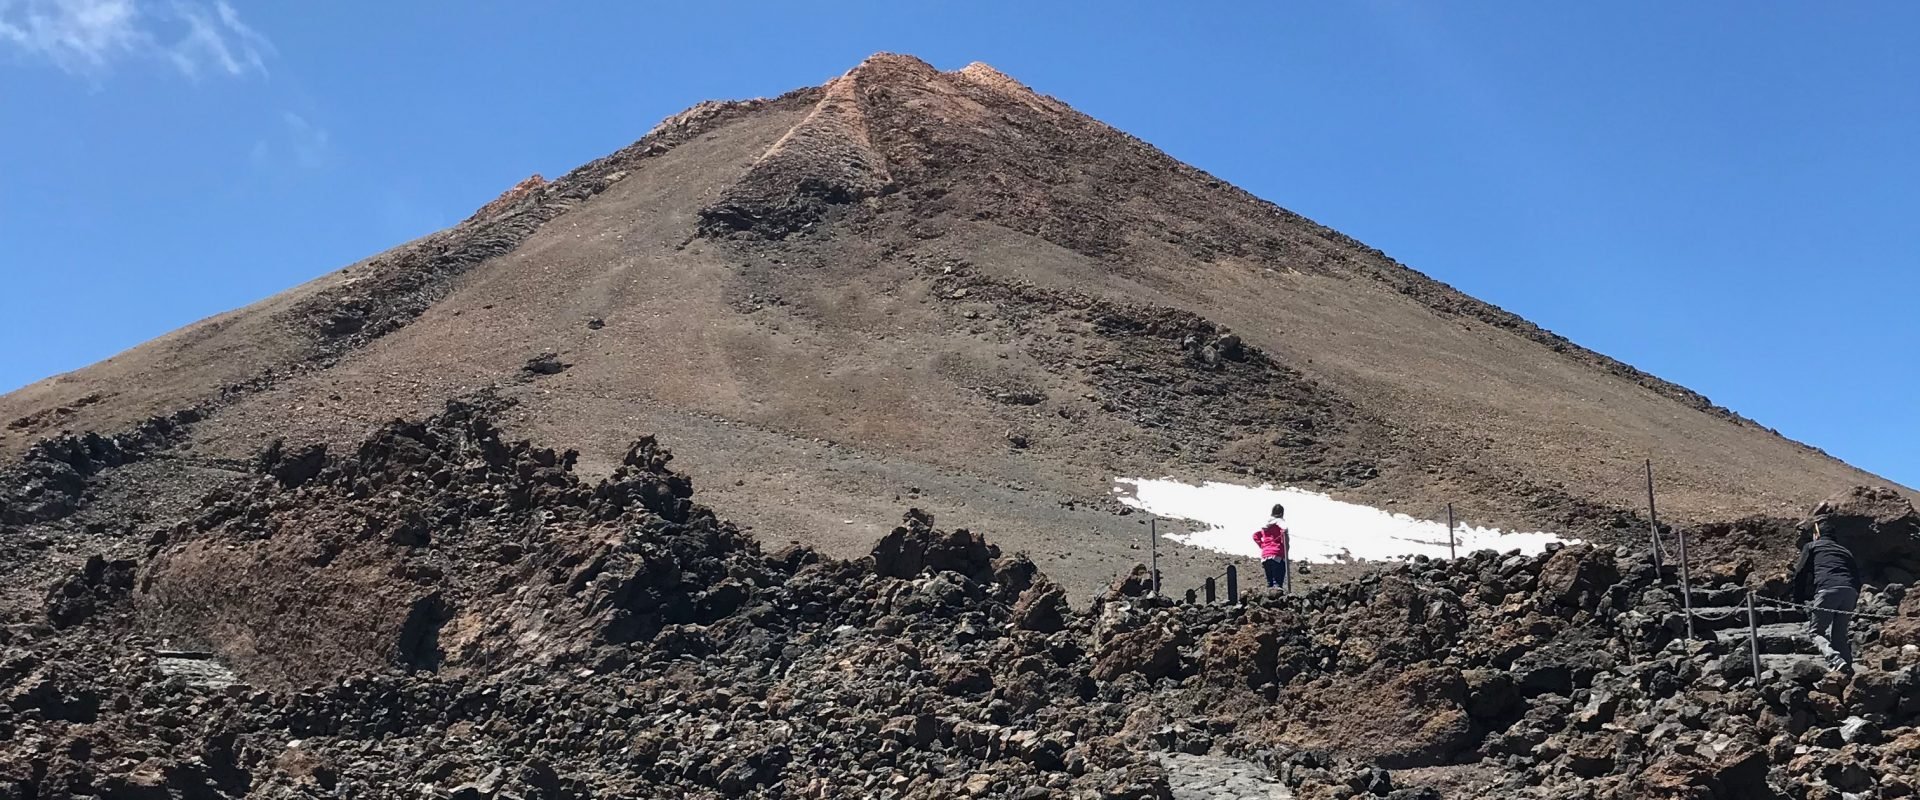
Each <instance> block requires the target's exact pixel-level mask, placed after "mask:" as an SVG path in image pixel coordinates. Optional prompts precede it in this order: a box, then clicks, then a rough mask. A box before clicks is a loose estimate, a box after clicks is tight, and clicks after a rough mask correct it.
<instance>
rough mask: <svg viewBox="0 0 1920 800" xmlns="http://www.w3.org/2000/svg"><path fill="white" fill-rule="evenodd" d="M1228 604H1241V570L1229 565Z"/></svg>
mask: <svg viewBox="0 0 1920 800" xmlns="http://www.w3.org/2000/svg"><path fill="white" fill-rule="evenodd" d="M1227 602H1229V603H1238V602H1240V568H1239V567H1236V566H1234V565H1232V564H1228V565H1227Z"/></svg>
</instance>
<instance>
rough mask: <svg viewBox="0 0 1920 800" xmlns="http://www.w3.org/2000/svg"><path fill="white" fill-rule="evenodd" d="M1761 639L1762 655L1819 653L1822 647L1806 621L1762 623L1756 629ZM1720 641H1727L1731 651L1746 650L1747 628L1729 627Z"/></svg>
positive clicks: (1721, 632) (1723, 631)
mask: <svg viewBox="0 0 1920 800" xmlns="http://www.w3.org/2000/svg"><path fill="white" fill-rule="evenodd" d="M1755 632H1756V633H1758V634H1759V639H1760V654H1761V655H1818V654H1819V653H1820V648H1819V647H1818V646H1817V645H1815V644H1814V643H1813V638H1812V636H1811V635H1810V634H1809V633H1808V632H1807V626H1806V624H1805V623H1800V622H1780V623H1774V624H1771V625H1762V626H1760V627H1759V628H1758V629H1757V630H1756V631H1755ZM1720 641H1723V642H1726V643H1727V645H1728V646H1729V647H1731V648H1733V649H1732V651H1731V652H1735V653H1738V652H1745V650H1746V648H1747V629H1746V628H1744V627H1741V628H1729V629H1726V630H1722V631H1720Z"/></svg>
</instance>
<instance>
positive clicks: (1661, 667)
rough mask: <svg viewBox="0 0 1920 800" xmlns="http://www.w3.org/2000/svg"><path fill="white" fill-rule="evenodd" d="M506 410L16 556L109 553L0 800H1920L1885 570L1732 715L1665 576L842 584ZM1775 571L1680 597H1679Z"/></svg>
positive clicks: (684, 483) (1915, 738)
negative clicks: (1851, 629)
mask: <svg viewBox="0 0 1920 800" xmlns="http://www.w3.org/2000/svg"><path fill="white" fill-rule="evenodd" d="M502 404H503V401H501V400H499V399H498V398H494V397H487V396H481V397H478V398H475V399H472V400H470V401H462V402H457V403H453V404H451V405H449V406H448V407H447V408H446V409H444V410H443V411H442V413H440V414H438V415H435V416H433V417H431V418H428V419H425V420H421V421H417V422H394V423H391V424H388V425H386V426H383V427H382V428H380V429H379V430H377V431H376V432H375V433H373V434H372V435H371V436H369V437H368V438H367V439H366V440H364V441H363V442H361V443H360V444H359V445H358V446H357V447H355V448H352V449H350V450H346V451H344V452H335V451H334V449H333V448H331V447H328V446H325V445H320V444H308V445H295V444H284V443H277V444H275V445H273V446H270V447H268V448H266V449H264V450H263V451H262V452H261V453H260V454H258V457H257V458H256V459H254V461H253V462H252V463H251V464H249V465H248V466H247V468H246V472H247V477H246V478H245V479H242V480H236V481H233V482H231V483H229V484H227V485H224V486H220V487H216V488H213V489H212V490H211V491H209V492H208V493H206V494H205V495H204V496H202V497H201V498H199V499H198V500H196V501H195V502H193V503H192V504H190V506H189V507H188V508H186V509H184V510H183V513H182V515H181V517H180V519H179V520H178V521H177V522H173V523H168V524H161V523H157V522H156V523H153V524H142V525H137V526H135V527H134V529H133V530H130V531H113V530H105V529H95V530H87V529H84V528H75V529H70V530H65V531H60V532H57V533H49V534H42V535H46V536H49V537H51V538H56V539H58V540H57V541H48V542H42V543H41V544H40V545H38V546H39V547H42V548H55V549H59V548H74V549H87V548H97V550H98V553H97V555H96V556H95V557H93V558H89V559H87V560H86V561H85V562H84V563H82V564H80V565H79V566H78V567H77V568H75V569H73V570H72V571H71V572H68V573H66V574H63V575H60V576H58V577H56V578H54V579H52V580H51V581H49V582H48V583H47V584H45V585H44V586H45V591H44V594H40V595H38V596H36V597H34V598H33V601H32V602H30V603H25V602H23V603H18V604H12V605H9V606H7V607H6V608H5V612H6V614H7V617H6V623H7V625H6V627H5V628H4V629H0V630H3V633H0V648H3V653H4V654H3V655H0V675H4V677H5V680H4V681H0V686H3V687H4V689H0V797H4V798H8V799H9V800H12V799H13V798H55V797H61V798H65V797H99V798H218V797H240V796H257V797H403V796H404V797H440V798H467V799H471V798H507V797H517V798H584V797H742V796H753V797H820V798H824V797H855V796H858V797H876V798H886V797H894V798H947V797H1013V798H1043V797H1061V798H1070V797H1086V798H1136V799H1141V798H1177V799H1184V798H1198V797H1220V796H1236V797H1287V796H1293V797H1325V798H1336V797H1337V798H1355V797H1399V798H1416V797H1542V798H1547V797H1554V798H1560V797H1592V798H1628V797H1635V798H1639V797H1675V798H1681V797H1684V798H1747V797H1775V796H1778V797H1791V798H1827V797H1834V798H1837V797H1903V796H1907V795H1908V794H1910V793H1911V792H1912V791H1913V788H1914V787H1913V783H1912V781H1913V775H1914V774H1916V772H1915V771H1916V759H1920V728H1916V727H1915V725H1916V724H1920V594H1915V595H1911V596H1910V595H1908V594H1907V593H1906V592H1905V591H1904V587H1903V586H1902V585H1901V584H1899V583H1891V582H1885V578H1884V574H1881V575H1876V576H1875V577H1876V579H1877V580H1878V581H1880V582H1879V583H1877V584H1876V586H1875V587H1874V588H1873V589H1871V590H1870V591H1869V592H1868V594H1867V596H1866V598H1865V600H1864V601H1863V603H1862V610H1864V611H1869V612H1879V613H1899V614H1904V615H1907V616H1910V617H1913V618H1912V619H1902V620H1895V621H1890V622H1887V623H1885V624H1879V623H1878V622H1874V623H1871V624H1863V625H1862V629H1861V630H1860V631H1859V636H1860V639H1861V642H1862V647H1861V653H1862V658H1861V668H1860V669H1859V670H1858V671H1857V672H1856V673H1855V674H1853V675H1851V676H1847V675H1844V674H1840V673H1833V674H1829V673H1828V672H1827V671H1826V670H1825V669H1824V668H1822V667H1820V666H1818V665H1817V662H1815V661H1814V660H1812V659H1810V658H1805V657H1795V656H1792V655H1790V654H1787V655H1779V654H1776V651H1777V650H1779V648H1778V647H1776V645H1777V644H1778V642H1776V641H1775V640H1773V639H1771V638H1769V639H1767V640H1766V641H1765V642H1763V644H1765V645H1766V649H1767V652H1768V653H1769V654H1768V655H1767V656H1766V659H1767V660H1766V662H1765V669H1766V671H1765V672H1764V674H1763V675H1762V679H1761V680H1760V681H1758V682H1757V683H1756V682H1755V681H1754V680H1753V679H1752V676H1751V668H1750V662H1749V660H1748V657H1747V652H1748V650H1747V647H1746V642H1745V641H1744V637H1743V634H1741V633H1740V631H1741V630H1742V629H1741V628H1738V627H1726V628H1725V632H1724V633H1719V634H1716V633H1715V632H1714V630H1717V629H1720V628H1722V627H1725V626H1724V625H1722V624H1721V623H1708V622H1705V621H1703V622H1702V623H1701V624H1702V628H1701V630H1700V631H1699V632H1698V634H1697V635H1696V638H1695V639H1693V640H1688V639H1687V638H1686V635H1685V630H1686V626H1685V617H1684V615H1683V614H1682V613H1681V611H1680V608H1681V605H1682V604H1681V601H1680V597H1679V595H1678V591H1677V589H1676V588H1675V586H1674V581H1673V571H1672V570H1671V569H1669V570H1667V571H1666V573H1665V574H1662V573H1660V572H1658V571H1656V569H1655V568H1654V566H1653V563H1652V560H1651V558H1650V557H1649V555H1648V554H1647V553H1644V552H1639V551H1634V550H1632V549H1630V548H1624V547H1623V548H1595V547H1590V546H1584V545H1583V546H1574V547H1566V548H1555V549H1554V550H1553V551H1551V552H1549V553H1546V554H1543V555H1540V556H1523V555H1517V554H1502V553H1495V552H1491V551H1485V552H1479V553H1474V554H1472V555H1470V556H1465V557H1462V558H1460V559H1458V560H1455V561H1451V562H1437V561H1419V562H1415V563H1408V564H1403V565H1399V566H1393V567H1383V568H1382V569H1380V570H1379V571H1377V572H1374V573H1370V574H1368V575H1366V576H1365V577H1363V578H1361V579H1359V580H1355V581H1351V582H1346V583H1341V584H1337V585H1329V586H1322V587H1319V588H1316V589H1314V590H1312V591H1311V592H1309V593H1307V594H1305V595H1303V596H1292V597H1281V596H1274V595H1266V594H1260V593H1254V594H1251V595H1249V596H1248V598H1247V599H1246V602H1244V603H1242V604H1238V605H1228V604H1224V603H1222V604H1214V605H1204V604H1198V605H1184V604H1174V603H1171V602H1169V601H1166V600H1161V599H1155V598H1152V597H1150V596H1148V592H1147V588H1148V585H1147V584H1148V582H1147V576H1146V573H1145V571H1144V568H1137V569H1135V570H1134V571H1133V572H1132V573H1131V574H1130V575H1127V576H1125V577H1123V579H1121V580H1119V581H1116V582H1115V583H1114V585H1113V586H1111V587H1109V588H1107V589H1106V590H1104V591H1103V592H1101V593H1099V594H1098V596H1096V597H1094V598H1092V601H1091V603H1090V604H1086V605H1085V607H1084V608H1076V607H1075V606H1076V604H1077V603H1075V602H1070V600H1075V601H1077V600H1082V599H1083V598H1074V597H1071V596H1070V595H1069V593H1068V592H1067V591H1066V590H1065V589H1064V588H1062V587H1061V586H1060V585H1058V584H1057V583H1055V582H1053V581H1052V580H1051V579H1049V578H1048V577H1047V576H1046V575H1045V574H1044V573H1043V572H1042V571H1041V570H1039V569H1038V568H1037V567H1036V565H1035V563H1034V562H1033V561H1032V560H1031V559H1029V558H1028V557H1027V555H1025V554H1023V553H1009V552H1005V551H1002V550H1001V549H1000V548H998V547H997V546H995V545H994V544H993V543H991V541H990V532H986V533H983V532H972V531H968V530H965V529H962V528H958V527H945V526H943V525H942V524H941V523H942V522H943V521H938V520H935V519H933V518H932V517H931V516H929V515H928V514H926V513H925V512H922V511H919V510H909V511H907V512H906V515H905V518H904V519H903V521H902V522H901V524H900V525H899V526H898V527H896V528H894V529H893V530H892V531H891V532H889V533H888V534H886V535H885V536H884V537H882V538H881V539H879V540H878V541H877V542H876V543H874V544H873V545H872V547H871V552H870V553H869V554H868V555H867V556H865V557H862V558H858V559H852V560H845V559H838V558H834V557H831V556H827V555H823V554H821V553H820V552H818V551H816V550H814V549H812V548H809V547H806V546H802V545H797V544H796V545H779V546H763V545H762V544H761V543H760V542H758V541H756V540H755V539H754V538H753V537H751V536H749V535H747V534H744V533H742V532H741V531H740V530H739V529H738V528H736V527H735V526H733V525H732V524H730V523H727V522H725V521H723V520H721V519H720V518H719V517H718V516H716V514H715V513H714V512H713V511H712V510H710V509H709V508H707V507H705V506H702V505H698V504H696V503H694V502H693V500H694V494H693V491H692V487H693V483H692V481H691V480H690V479H689V478H688V477H687V476H685V475H682V474H680V473H677V472H675V471H674V470H673V469H672V468H671V466H670V464H671V461H672V456H671V454H670V453H668V452H667V451H666V450H665V449H664V448H663V447H661V446H660V444H659V443H658V442H656V441H654V440H653V439H651V438H642V439H640V440H638V441H636V442H634V443H633V444H632V445H631V446H630V447H629V448H628V449H627V452H626V454H625V456H624V457H623V459H622V461H621V464H620V466H618V467H617V468H616V469H615V470H614V471H613V472H612V473H611V474H610V475H609V476H607V477H605V478H602V479H599V480H589V479H586V478H583V477H582V476H581V475H580V474H579V473H578V472H577V471H576V470H575V468H574V467H575V463H576V459H577V454H575V453H573V452H571V451H559V452H557V451H555V450H552V449H547V448H544V447H539V446H536V445H533V444H529V443H527V442H516V441H509V440H507V439H506V438H504V437H503V436H502V433H501V431H500V430H499V428H498V427H497V426H496V424H495V423H494V422H493V420H494V419H495V418H496V417H497V416H499V415H501V414H503V413H505V412H506V409H504V408H502ZM1822 524H1823V529H1827V530H1830V531H1831V532H1832V533H1833V535H1838V536H1842V537H1844V538H1845V539H1846V540H1847V541H1849V542H1851V543H1853V544H1854V546H1855V547H1856V548H1857V549H1861V550H1863V551H1871V550H1872V548H1874V547H1880V548H1882V550H1883V551H1884V552H1885V553H1888V554H1891V555H1890V556H1889V559H1891V560H1890V561H1888V562H1885V563H1892V560H1899V559H1906V558H1911V557H1913V556H1914V555H1915V554H1916V553H1920V548H1916V547H1915V546H1914V539H1915V538H1916V537H1920V516H1916V515H1915V514H1914V513H1913V511H1912V508H1911V506H1906V505H1904V501H1902V500H1900V499H1899V498H1897V497H1890V496H1887V495H1883V494H1880V493H1874V492H1863V493H1856V494H1854V495H1850V496H1847V497H1840V498H1836V499H1835V500H1834V502H1833V503H1832V504H1830V505H1829V506H1827V507H1826V508H1824V509H1823V516H1822ZM35 530H42V531H46V530H51V529H47V528H39V529H35ZM10 535H11V536H13V537H15V540H16V541H18V540H20V539H21V538H22V537H27V536H31V535H33V534H30V533H27V532H25V531H24V530H22V529H18V528H16V529H13V531H12V533H11V534H10ZM1699 535H1701V536H1702V537H1704V540H1712V539H1713V538H1715V537H1716V534H1713V533H1712V532H1700V534H1699ZM1788 535H1791V533H1789V534H1788ZM16 559H17V557H16ZM9 566H10V568H9V570H8V574H9V580H11V581H16V582H20V581H25V580H27V579H28V578H29V576H31V575H33V574H34V573H33V571H32V570H30V569H25V568H23V566H22V563H21V562H20V561H18V560H16V561H14V562H12V563H10V565H9ZM1773 566H1774V567H1775V569H1774V570H1773V571H1772V572H1769V571H1766V570H1763V569H1757V568H1755V566H1754V565H1753V564H1752V563H1737V564H1731V565H1730V568H1731V569H1733V570H1734V571H1735V572H1736V573H1744V574H1727V573H1724V572H1722V571H1721V569H1720V568H1718V567H1713V566H1703V567H1701V568H1700V569H1699V570H1698V571H1697V572H1696V574H1695V575H1694V576H1693V577H1694V578H1695V579H1696V581H1697V582H1698V583H1699V588H1696V589H1695V593H1696V601H1697V602H1696V605H1699V606H1700V609H1699V610H1700V611H1701V613H1702V614H1703V615H1706V614H1710V613H1711V611H1709V610H1708V608H1707V606H1709V605H1714V604H1718V605H1724V604H1726V603H1729V602H1735V601H1733V600H1729V599H1728V598H1729V597H1735V596H1741V595H1743V593H1744V588H1743V586H1742V584H1741V583H1739V581H1744V582H1746V584H1750V585H1753V586H1758V587H1760V588H1762V589H1763V590H1766V589H1768V584H1769V582H1770V581H1777V577H1778V576H1777V574H1776V573H1777V572H1778V569H1777V565H1773ZM1765 613H1767V614H1769V615H1771V616H1769V617H1768V619H1767V622H1769V623H1770V624H1771V623H1775V622H1777V620H1778V619H1781V618H1783V617H1782V616H1781V615H1782V614H1783V613H1787V612H1781V611H1776V610H1768V611H1766V612H1765ZM1704 619H1705V617H1704V616H1703V620H1704ZM1737 621H1738V620H1736V622H1737Z"/></svg>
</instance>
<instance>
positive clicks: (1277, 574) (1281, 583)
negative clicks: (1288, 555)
mask: <svg viewBox="0 0 1920 800" xmlns="http://www.w3.org/2000/svg"><path fill="white" fill-rule="evenodd" d="M1260 568H1261V569H1263V570H1266V572H1267V588H1269V589H1286V588H1287V560H1286V559H1284V558H1263V559H1261V560H1260Z"/></svg>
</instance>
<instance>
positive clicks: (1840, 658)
mask: <svg viewBox="0 0 1920 800" xmlns="http://www.w3.org/2000/svg"><path fill="white" fill-rule="evenodd" d="M1859 602H1860V593H1859V592H1857V591H1854V590H1853V589H1852V588H1851V587H1846V586H1842V587H1840V588H1838V589H1821V590H1820V591H1819V593H1817V594H1815V595H1814V596H1813V611H1812V612H1810V613H1808V614H1807V627H1808V628H1811V629H1812V630H1813V643H1814V644H1815V645H1818V646H1819V647H1820V654H1821V655H1824V656H1826V657H1827V661H1828V662H1830V663H1832V664H1833V665H1834V666H1836V667H1843V666H1846V665H1849V664H1852V663H1853V640H1852V639H1851V638H1850V637H1849V635H1848V633H1847V622H1848V618H1850V617H1852V616H1853V614H1852V611H1853V608H1854V605H1855V604H1857V603H1859Z"/></svg>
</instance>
